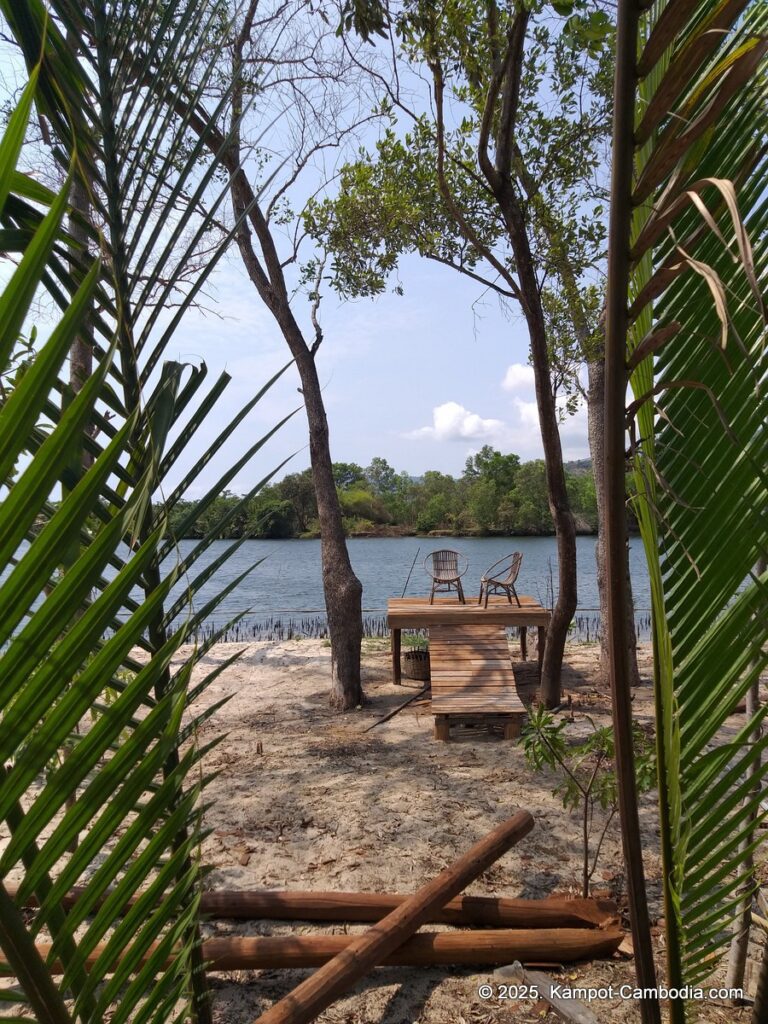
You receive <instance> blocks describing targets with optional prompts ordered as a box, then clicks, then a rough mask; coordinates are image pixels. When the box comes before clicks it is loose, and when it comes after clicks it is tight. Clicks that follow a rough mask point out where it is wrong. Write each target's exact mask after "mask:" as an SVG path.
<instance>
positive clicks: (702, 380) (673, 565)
mask: <svg viewBox="0 0 768 1024" xmlns="http://www.w3.org/2000/svg"><path fill="white" fill-rule="evenodd" d="M620 20H621V26H622V31H624V32H629V33H630V34H634V38H635V40H636V46H637V53H638V67H639V69H640V72H641V77H640V80H639V82H638V84H637V86H636V90H635V94H634V100H635V110H636V121H635V132H634V139H633V141H632V147H633V149H632V152H631V154H630V153H629V151H628V150H627V151H626V156H627V159H631V160H632V162H633V166H634V176H633V181H632V183H631V186H630V187H629V188H628V189H627V191H626V192H625V193H624V194H623V195H618V194H617V193H614V196H613V202H614V206H615V216H616V218H617V237H618V238H619V246H621V245H622V244H624V245H626V252H627V258H626V272H625V274H624V279H623V281H622V273H620V272H619V270H617V272H616V276H615V278H614V290H613V295H612V299H611V300H610V301H612V302H613V303H615V304H616V305H615V306H614V315H615V310H616V309H618V310H619V314H618V316H619V319H618V320H615V321H614V324H615V325H616V324H619V323H620V318H621V316H622V315H623V316H624V317H625V320H624V334H623V336H622V331H621V330H618V329H616V328H614V331H613V334H612V337H611V343H612V345H615V346H616V348H615V349H613V351H614V352H615V358H616V359H621V360H622V361H626V362H629V364H630V365H631V366H632V372H631V374H630V383H631V386H632V388H633V391H634V394H635V397H636V401H635V402H634V403H633V405H632V406H631V407H630V422H629V423H628V426H629V428H630V432H631V437H632V439H633V451H632V454H633V460H634V467H635V469H634V477H635V482H636V488H637V494H636V496H635V498H634V505H635V511H636V514H637V517H638V521H639V523H640V528H641V536H642V540H643V545H644V548H645V553H646V558H647V561H648V566H649V573H650V580H651V595H652V606H653V634H654V650H655V688H656V719H657V722H656V724H657V733H658V752H659V758H658V764H659V793H660V814H661V823H662V854H663V863H664V889H665V905H666V906H665V918H666V922H667V953H668V974H669V977H668V981H669V983H670V984H671V985H672V986H675V987H679V986H681V985H682V984H684V983H691V984H694V983H700V982H701V981H702V980H704V979H705V978H706V977H707V976H709V975H710V974H711V973H712V971H713V970H714V969H715V967H716V966H717V963H718V962H719V959H720V957H721V956H722V953H723V951H724V949H725V948H726V947H727V945H728V944H729V943H730V938H731V935H730V925H731V922H732V921H733V919H734V918H735V916H736V914H737V909H738V900H737V899H734V898H733V893H734V892H735V891H736V890H738V888H739V886H740V885H742V884H743V883H744V880H745V878H746V871H745V867H744V865H745V862H746V859H747V858H748V856H749V854H750V852H751V849H752V847H750V845H749V843H748V842H747V841H746V840H747V838H748V837H749V836H750V835H751V834H753V829H754V824H753V817H754V813H755V811H756V810H757V809H758V806H759V797H756V796H754V795H753V793H752V789H753V787H754V785H755V779H756V778H757V780H761V779H764V778H765V776H766V774H768V764H763V763H762V756H763V753H764V749H763V748H764V746H765V744H764V742H759V743H753V742H752V741H751V737H752V736H753V734H754V732H755V730H758V731H759V729H760V727H761V723H762V720H763V718H764V717H765V715H764V712H762V711H761V712H760V713H759V714H758V716H757V718H756V719H755V721H753V722H751V723H749V724H748V726H747V727H745V728H744V729H742V730H740V731H739V732H738V734H737V735H735V736H733V737H730V738H724V734H725V731H726V730H727V725H726V723H727V720H728V718H729V716H730V715H731V714H732V713H733V711H734V709H735V708H736V706H737V705H738V703H739V701H740V700H741V698H742V697H743V696H744V695H745V693H746V692H747V690H748V689H749V687H750V686H751V685H752V683H753V682H754V680H755V679H756V678H759V675H760V672H761V671H762V670H764V669H765V666H766V664H768V652H767V651H766V650H765V641H766V622H768V577H765V576H764V577H763V578H762V579H758V578H755V576H754V575H751V569H752V566H753V565H754V564H755V563H756V562H757V561H758V560H759V559H760V558H761V557H763V558H764V557H765V554H766V551H768V516H767V515H766V508H767V507H768V472H766V466H767V465H768V431H767V430H766V423H768V396H767V395H766V390H765V386H764V385H765V381H766V380H767V379H768V346H766V326H767V323H768V321H767V320H766V304H765V301H764V293H765V286H766V281H767V280H768V245H767V244H766V241H767V240H768V231H767V228H768V197H767V196H766V194H765V187H764V182H765V175H766V171H768V159H767V157H766V145H765V144H766V141H767V135H768V132H767V129H766V124H767V122H766V98H767V97H768V92H767V91H766V82H767V81H768V66H767V64H766V53H767V52H768V38H767V37H766V30H767V29H768V9H766V7H765V5H764V4H748V3H746V2H743V0H698V2H694V3H689V2H687V0H667V2H666V3H662V4H656V5H654V6H653V8H652V9H647V10H643V9H641V8H640V6H639V5H637V4H635V3H634V2H627V3H625V4H623V5H622V10H621V14H620ZM624 99H626V95H625V96H624ZM614 158H615V159H617V154H616V153H615V154H614ZM618 158H620V155H618ZM619 228H622V229H623V230H624V242H623V243H622V242H621V238H620V232H619ZM622 304H623V306H624V309H625V311H626V309H627V308H628V313H626V312H625V313H624V314H622V313H621V306H622ZM651 336H655V337H656V338H657V339H658V341H657V342H656V343H654V344H652V345H650V346H649V345H648V344H644V339H646V338H648V337H651ZM641 344H643V345H644V347H643V348H642V349H640V348H639V346H640V345H641ZM636 351H637V352H638V356H637V358H635V359H632V354H633V352H636ZM625 381H626V378H625ZM612 383H613V387H614V389H616V388H617V387H618V388H619V389H620V388H621V386H622V385H621V375H620V374H616V375H615V376H614V378H613V381H612ZM617 393H619V392H617ZM755 768H757V776H756V777H755V775H754V774H752V773H753V770H754V769H755ZM672 1012H673V1019H674V1020H676V1021H682V1020H683V1019H684V1016H685V1008H684V1006H683V1004H682V1002H681V1001H680V1000H676V1001H673V1011H672Z"/></svg>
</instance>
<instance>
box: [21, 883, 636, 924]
mask: <svg viewBox="0 0 768 1024" xmlns="http://www.w3.org/2000/svg"><path fill="white" fill-rule="evenodd" d="M7 890H8V895H9V896H10V897H11V899H13V900H14V901H15V900H16V887H15V886H12V885H9V886H7ZM111 891H112V890H107V893H106V895H107V896H108V895H110V893H111ZM86 892H87V889H85V888H84V887H77V888H74V889H70V891H69V892H68V893H67V894H66V895H65V896H63V897H62V900H61V905H62V907H64V908H65V909H69V908H70V907H73V906H75V905H76V904H77V901H78V900H79V899H82V897H83V895H84V893H86ZM408 898H409V897H408V896H406V895H403V894H402V893H395V892H328V891H315V892H312V891H307V890H303V889H255V890H253V889H245V890H239V889H219V890H214V891H210V890H209V891H207V892H203V893H201V895H200V913H201V914H202V915H203V916H204V917H209V918H212V919H214V920H219V919H222V918H230V919H233V920H240V921H258V920H271V921H366V922H368V921H380V920H381V918H382V917H385V916H386V915H387V914H389V913H391V911H393V910H396V909H397V908H398V907H399V906H401V905H402V904H403V903H405V901H406V900H407V899H408ZM135 901H136V898H135V897H134V898H131V899H130V900H129V901H128V903H127V904H126V907H125V909H127V908H128V907H129V906H133V904H134V903H135ZM102 905H103V900H99V901H98V902H97V904H96V906H97V907H99V906H102ZM24 906H25V908H27V909H30V910H31V909H34V908H35V907H37V906H39V903H38V901H37V900H36V898H35V897H34V896H29V897H28V898H27V899H26V900H25V901H24ZM94 909H95V908H94ZM428 923H430V924H453V925H486V926H491V927H494V928H608V927H613V926H617V925H618V923H619V912H618V908H617V906H616V904H615V903H614V902H613V901H612V900H607V899H600V898H597V897H594V896H593V897H589V898H588V899H583V898H582V897H570V896H545V897H544V898H543V899H538V900H525V899H508V898H505V897H503V896H457V897H456V898H455V899H452V900H449V901H448V902H447V903H446V904H445V906H443V907H440V908H439V909H436V910H435V911H434V912H433V913H432V914H430V916H429V922H428Z"/></svg>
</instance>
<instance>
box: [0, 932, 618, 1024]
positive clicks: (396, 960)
mask: <svg viewBox="0 0 768 1024" xmlns="http://www.w3.org/2000/svg"><path fill="white" fill-rule="evenodd" d="M623 937H624V933H623V932H622V931H618V930H616V929H613V930H611V931H607V930H606V931H600V930H598V929H596V928H538V929H533V930H526V929H503V930H499V931H484V932H424V933H422V934H420V935H414V936H412V937H411V938H409V939H406V940H405V942H403V943H401V944H400V945H399V946H398V948H397V949H395V950H392V951H391V952H389V953H386V954H383V955H382V956H380V957H377V958H376V963H375V964H372V965H371V966H372V967H373V966H376V965H378V964H381V965H382V966H386V965H389V966H395V967H428V966H431V965H434V964H459V965H460V964H476V965H486V966H488V965H492V964H503V963H505V962H507V961H509V960H512V959H515V960H521V961H530V962H536V963H553V964H554V963H560V964H565V963H572V962H573V961H575V960H595V959H599V958H602V957H609V956H611V955H612V954H613V953H614V952H615V951H616V949H617V948H618V946H619V943H620V942H621V940H622V939H623ZM359 941H360V939H359V938H356V937H355V936H352V935H280V936H274V937H273V936H270V937H266V938H265V937H261V936H259V937H255V938H247V937H246V938H243V937H239V936H230V937H227V938H221V939H206V940H205V941H204V942H203V943H202V947H201V948H202V958H203V960H204V961H205V962H206V964H207V965H208V970H210V971H238V970H257V969H267V968H281V967H286V968H296V967H321V966H323V965H327V966H329V967H330V965H331V964H332V963H334V962H335V960H336V959H339V958H341V957H345V958H346V957H347V956H348V955H349V954H350V952H351V950H352V949H353V947H354V946H355V945H356V944H358V943H359ZM104 948H105V947H104V946H97V947H96V948H95V949H94V950H92V951H91V952H90V953H89V954H88V958H87V960H86V967H92V966H93V965H94V964H95V962H96V960H97V959H98V958H99V957H100V956H101V954H102V953H103V952H104ZM156 948H157V946H156V945H153V946H151V947H150V950H149V951H148V953H146V954H145V955H144V956H143V957H142V960H141V963H146V961H147V959H148V957H149V956H150V955H151V953H152V952H153V951H154V950H155V949H156ZM37 949H38V952H39V953H40V954H41V956H42V957H43V958H46V957H47V956H48V954H49V953H50V950H51V947H50V945H43V944H40V945H38V946H37ZM0 965H2V966H6V965H7V960H6V959H5V957H4V956H3V955H2V954H0ZM165 966H167V964H163V965H161V966H160V968H159V969H163V968H164V967H165ZM52 970H53V972H54V973H56V974H61V973H62V969H61V964H60V963H58V962H57V963H54V964H53V967H52ZM317 974H320V971H318V972H317ZM317 974H315V975H312V977H311V978H309V979H308V980H307V981H306V982H304V985H308V984H309V982H311V981H313V980H314V979H315V978H316V977H317ZM302 988H303V985H299V987H298V988H297V989H294V992H293V993H292V995H290V996H288V997H287V998H286V999H284V1000H282V1001H281V1002H280V1003H277V1004H276V1005H275V1006H273V1007H272V1009H271V1010H267V1013H266V1014H263V1015H262V1016H261V1017H259V1022H260V1024H265V1022H266V1021H268V1020H271V1019H275V1020H286V1021H291V1024H294V1022H295V1024H299V1022H301V1021H311V1020H314V1017H310V1016H307V1015H306V1013H307V1012H308V1011H305V1010H304V1006H305V999H304V998H302V997H301V996H299V998H298V999H297V1000H296V1002H294V1001H293V1000H294V997H296V994H297V993H300V992H301V989H302ZM284 1003H286V1004H288V1006H294V1007H295V1008H296V1009H295V1013H296V1015H295V1016H285V1017H284V1016H279V1017H275V1016H274V1014H275V1013H276V1012H277V1011H278V1010H279V1012H280V1014H283V1013H288V1006H286V1007H285V1008H284V1009H281V1008H282V1007H283V1004H284ZM312 1012H313V1013H314V1014H315V1015H317V1014H318V1013H319V1012H320V1011H319V1010H317V1009H315V1010H313V1011H312ZM267 1014H273V1017H272V1018H270V1017H268V1016H267Z"/></svg>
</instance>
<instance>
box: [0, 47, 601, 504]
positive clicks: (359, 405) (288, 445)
mask: <svg viewBox="0 0 768 1024" xmlns="http://www.w3.org/2000/svg"><path fill="white" fill-rule="evenodd" d="M4 56H7V57H9V58H10V60H8V61H6V62H5V70H6V75H5V77H6V78H8V81H5V82H4V87H5V89H6V90H7V89H9V88H10V89H14V88H17V87H18V86H19V84H20V83H21V82H23V80H24V74H23V69H22V68H21V66H20V65H18V56H17V55H15V54H13V53H12V52H6V51H4ZM17 65H18V66H17ZM14 70H15V71H16V72H17V74H16V78H17V79H18V81H16V80H15V79H14V76H13V75H12V74H11V72H13V71H14ZM361 102H362V101H361ZM365 102H367V100H366V101H365ZM281 130H282V129H281ZM376 130H378V129H376ZM374 137H375V131H374V130H372V132H371V136H370V138H369V139H367V141H368V142H369V143H370V142H372V140H373V138H374ZM301 185H302V189H304V190H306V188H307V185H306V183H305V182H304V181H302V183H301ZM304 255H305V256H306V254H304ZM8 271H9V268H8V267H5V268H0V279H5V277H6V276H7V273H8ZM395 285H399V286H400V287H401V288H402V290H403V293H404V294H402V295H399V294H396V293H395V291H394V287H395ZM388 287H389V290H388V291H387V292H386V293H385V294H384V295H381V296H380V297H378V298H376V299H374V300H371V299H361V300H357V301H352V302H342V301H340V300H339V299H338V297H337V296H336V295H335V293H334V292H333V291H332V290H331V289H330V286H328V285H326V286H325V287H324V288H323V289H321V290H322V293H323V299H322V303H321V307H320V320H321V323H322V326H323V330H324V341H323V344H322V346H321V348H320V350H319V352H318V354H317V357H316V358H317V365H318V372H319V376H320V381H321V384H322V387H323V394H324V399H325V407H326V411H327V415H328V421H329V427H330V441H331V455H332V458H333V459H334V461H337V462H356V463H359V464H360V465H361V466H366V465H368V464H369V463H370V461H371V459H372V458H373V457H374V456H381V457H383V458H385V459H386V460H387V461H388V462H389V463H390V464H391V465H392V466H394V468H395V469H396V470H398V471H402V470H404V471H406V472H407V473H409V474H411V475H413V476H420V475H421V474H422V473H424V472H425V471H426V470H429V469H435V470H440V471H441V472H444V473H450V474H453V475H459V474H460V473H461V472H462V470H463V468H464V464H465V461H466V459H467V457H468V456H470V455H472V454H474V453H475V452H477V451H478V450H479V449H480V448H481V447H482V446H483V445H486V444H489V445H491V446H493V447H494V448H497V449H499V450H501V451H502V452H504V453H509V452H514V453H516V454H517V455H519V456H520V458H521V459H523V460H526V459H533V458H540V457H541V456H542V447H541V440H540V435H539V427H538V417H537V412H536V403H535V398H534V388H533V372H532V369H531V368H530V366H529V365H528V340H527V331H526V328H525V324H524V321H523V319H522V317H521V316H520V314H519V312H518V311H517V310H516V309H515V308H511V309H510V308H507V309H506V310H502V309H501V308H500V307H499V303H498V299H497V297H496V296H495V295H493V294H489V293H485V294H483V290H482V287H481V286H480V285H478V284H477V283H476V282H474V281H471V280H469V279H467V278H464V277H461V276H460V275H459V274H457V273H456V272H455V271H452V270H450V269H448V268H445V267H442V266H439V265H437V264H434V263H430V262H429V261H428V260H425V259H422V258H420V257H418V256H416V255H412V256H406V257H403V258H402V259H401V260H400V264H399V272H398V274H397V275H396V276H393V278H392V280H391V281H390V282H389V285H388ZM204 305H205V307H207V309H208V312H205V311H203V310H201V309H194V310H190V311H189V312H188V313H187V315H186V316H185V318H184V319H183V320H182V322H181V324H180V325H179V328H178V330H177V332H176V335H175V338H174V341H173V342H172V344H171V346H170V347H169V348H168V350H167V352H166V354H165V357H166V358H168V359H173V358H178V359H180V360H182V361H189V362H193V363H199V362H200V361H204V362H205V363H206V365H207V366H208V369H209V372H210V375H211V378H210V379H211V383H212V381H213V379H215V377H216V376H217V375H218V374H219V373H221V372H222V371H226V372H228V373H229V374H230V375H231V377H232V381H231V383H230V385H229V387H228V388H227V391H226V393H225V396H224V398H223V400H221V401H220V402H219V403H218V404H217V406H215V407H214V410H213V412H212V413H211V415H210V416H209V418H208V420H207V421H206V422H205V424H204V425H203V427H202V428H201V429H200V430H199V431H198V434H197V437H196V440H195V443H194V444H193V445H192V446H190V451H189V455H188V456H186V457H185V458H183V459H182V460H180V461H179V463H178V465H177V466H176V468H175V470H174V472H173V473H172V475H171V478H170V479H169V481H168V486H173V485H174V484H175V483H176V482H177V481H178V480H179V479H180V478H181V476H182V474H183V473H184V472H185V471H187V470H188V469H189V468H190V466H191V465H193V464H194V461H195V459H197V458H199V456H200V454H201V453H202V452H203V451H204V450H205V448H206V447H207V446H208V444H210V443H211V442H213V441H214V439H215V438H216V435H217V434H218V432H219V431H221V430H222V429H224V428H225V427H226V425H227V423H228V422H230V420H231V418H232V415H233V413H234V412H235V411H236V410H237V409H239V408H240V407H241V406H242V405H243V404H245V403H246V402H247V401H248V400H249V399H251V398H252V397H253V396H254V394H256V392H257V391H258V390H259V389H260V388H261V387H262V386H263V385H264V383H265V382H266V381H267V380H268V379H269V377H270V376H272V374H274V373H275V372H276V371H277V370H278V369H280V367H282V366H283V365H285V363H286V362H288V361H289V358H290V356H289V352H288V348H287V346H286V344H285V342H284V340H283V338H282V336H281V334H280V332H279V329H278V328H277V325H276V324H275V322H274V320H273V319H272V317H271V314H270V313H269V311H268V310H267V308H266V307H265V306H264V305H263V304H262V302H261V300H260V299H259V297H258V295H257V293H256V290H255V288H254V287H253V285H252V284H251V283H250V281H249V280H248V278H247V275H246V273H245V270H244V268H243V266H242V264H241V262H240V258H239V255H238V253H237V250H236V249H235V248H234V247H232V249H231V250H230V252H229V254H228V255H227V256H226V257H225V258H224V259H223V260H222V261H221V263H220V264H219V266H218V267H217V268H216V270H215V271H214V273H213V274H212V275H211V277H210V278H209V280H208V283H207V285H206V297H205V299H204ZM214 311H215V312H214ZM294 313H295V315H296V316H297V319H298V320H299V322H300V324H301V326H302V327H303V328H305V330H306V334H305V336H306V337H308V338H311V337H312V336H313V331H312V328H311V325H310V323H309V308H308V303H307V299H306V297H305V295H303V294H298V295H297V296H296V299H295V307H294ZM170 315H171V314H169V316H170ZM37 326H38V328H39V329H40V336H41V338H44V337H45V336H46V335H47V333H48V330H49V329H50V326H51V324H49V323H45V322H43V321H40V322H38V324H37ZM298 387H299V379H298V374H297V372H296V370H295V369H294V368H293V367H291V368H290V369H289V370H288V371H287V373H286V374H285V375H284V376H283V377H282V378H281V380H280V381H279V382H278V384H277V385H276V386H275V387H274V388H273V389H272V390H271V391H270V392H269V393H268V394H267V395H266V396H265V398H264V399H263V400H262V401H261V402H260V403H259V405H258V406H257V408H256V409H255V410H254V411H253V412H252V413H251V414H250V415H249V416H248V418H247V419H246V420H245V421H244V422H243V424H242V425H241V426H240V427H239V428H238V429H237V431H236V432H235V433H234V434H233V435H232V437H231V438H230V439H228V441H227V443H226V445H225V446H224V448H223V449H222V450H221V452H220V453H219V455H218V456H217V457H216V458H214V459H213V460H212V461H211V463H210V464H208V465H207V466H206V467H205V468H204V469H203V470H202V471H201V472H200V473H199V475H197V476H196V478H195V480H194V482H193V484H192V486H191V488H190V489H189V492H188V495H189V497H198V496H200V495H202V494H203V493H205V491H206V490H208V488H210V487H212V486H213V485H214V484H215V483H216V482H217V480H218V479H219V474H220V473H223V472H224V470H225V469H226V467H227V466H228V465H229V464H231V463H232V462H233V461H234V460H235V459H236V458H237V457H238V456H239V455H240V454H241V453H242V452H243V451H245V450H246V449H247V448H248V447H249V446H250V445H252V444H253V442H254V441H255V440H256V439H257V438H258V437H260V436H261V435H263V434H264V433H265V432H267V431H268V430H270V429H271V428H272V427H273V426H274V425H275V424H276V423H277V422H278V421H280V420H281V419H282V418H283V417H284V416H286V415H287V414H288V413H289V412H290V411H291V410H293V409H296V408H297V407H298V412H297V414H296V415H295V416H294V417H293V418H292V419H291V420H290V422H289V423H288V424H286V425H285V426H284V427H283V428H282V429H281V431H280V432H279V433H278V435H276V437H274V438H273V439H272V440H271V441H270V442H269V444H268V445H267V446H266V447H265V449H263V450H262V451H261V452H260V453H259V454H258V455H257V457H256V458H255V459H254V460H253V462H252V463H251V464H249V465H248V466H247V467H246V468H245V469H244V470H243V471H242V472H241V473H240V474H239V475H238V476H237V477H235V479H234V480H233V481H232V482H231V483H230V484H229V485H228V486H229V488H230V489H231V490H234V491H235V492H239V493H242V492H244V491H247V490H249V489H250V488H251V487H253V485H254V484H255V483H256V482H257V481H258V480H260V479H261V478H262V477H263V476H265V475H266V474H267V473H269V472H271V471H272V469H274V467H276V466H278V465H279V464H280V463H282V462H283V460H285V459H286V458H288V457H290V456H292V458H291V459H290V462H289V463H288V464H287V465H286V466H285V467H284V468H282V469H281V470H280V471H279V472H278V473H277V477H276V478H277V479H279V477H280V476H282V475H284V474H285V473H288V472H296V471H300V470H303V469H305V468H307V467H308V465H309V451H308V438H307V425H306V418H305V414H304V410H303V407H302V406H301V395H300V393H299V392H298ZM586 435H587V431H586V410H585V409H583V408H582V409H580V410H579V411H578V412H577V413H576V415H575V416H572V417H569V418H568V419H567V420H566V421H565V422H564V423H563V424H562V427H561V437H562V444H563V454H564V457H565V459H566V460H570V459H581V458H585V457H587V456H588V454H589V450H588V445H587V436H586Z"/></svg>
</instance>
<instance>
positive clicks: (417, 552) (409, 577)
mask: <svg viewBox="0 0 768 1024" xmlns="http://www.w3.org/2000/svg"><path fill="white" fill-rule="evenodd" d="M420 551H421V545H419V546H418V547H417V548H416V554H415V555H414V556H413V561H412V562H411V568H410V570H409V572H408V578H407V579H406V581H405V586H404V587H403V592H402V594H401V595H400V597H405V592H406V590H407V589H408V584H409V583H410V582H411V573H412V572H413V567H414V565H416V559H417V558H418V557H419V552H420Z"/></svg>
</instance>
